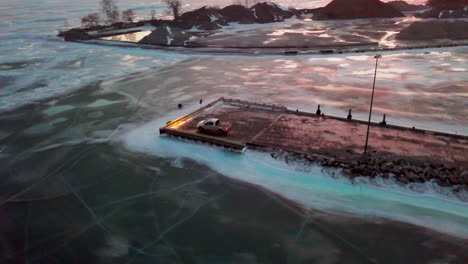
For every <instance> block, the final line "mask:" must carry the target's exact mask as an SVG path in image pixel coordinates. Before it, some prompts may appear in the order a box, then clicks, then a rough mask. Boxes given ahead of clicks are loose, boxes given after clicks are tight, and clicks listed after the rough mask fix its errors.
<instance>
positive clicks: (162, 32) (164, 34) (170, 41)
mask: <svg viewBox="0 0 468 264" xmlns="http://www.w3.org/2000/svg"><path fill="white" fill-rule="evenodd" d="M191 37H192V35H191V34H188V33H186V32H184V31H182V30H181V29H179V28H176V27H171V26H168V25H161V26H160V27H158V28H157V29H156V30H153V32H151V34H149V35H148V36H146V37H144V38H143V39H142V40H140V42H139V43H142V44H152V45H165V46H191V45H192V44H193V43H191V42H190V38H191Z"/></svg>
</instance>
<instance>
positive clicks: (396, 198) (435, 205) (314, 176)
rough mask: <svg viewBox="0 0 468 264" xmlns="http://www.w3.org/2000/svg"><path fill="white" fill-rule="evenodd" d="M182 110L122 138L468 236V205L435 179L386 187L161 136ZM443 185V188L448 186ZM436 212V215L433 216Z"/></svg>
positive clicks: (272, 184) (279, 188)
mask: <svg viewBox="0 0 468 264" xmlns="http://www.w3.org/2000/svg"><path fill="white" fill-rule="evenodd" d="M178 115H180V112H177V113H173V114H170V115H168V116H166V117H164V118H161V119H158V120H154V121H152V122H151V123H148V124H146V125H143V126H141V127H138V128H136V129H133V130H131V131H129V132H127V133H125V134H124V135H122V136H121V137H120V138H119V140H120V141H121V142H122V143H123V144H124V146H125V147H126V148H128V149H129V150H132V151H136V152H143V153H147V154H150V155H155V156H158V157H165V158H171V157H172V158H176V160H175V161H174V165H177V164H178V160H179V159H180V157H184V158H189V159H193V160H195V161H197V162H199V163H201V164H205V165H207V166H209V167H211V168H212V169H214V170H216V171H218V172H219V173H221V174H223V175H226V176H228V177H231V178H234V179H238V180H241V181H245V182H248V183H251V184H255V185H259V186H261V187H264V188H267V189H269V190H271V191H273V192H275V193H278V194H280V195H282V196H284V197H286V198H288V199H291V200H293V201H296V202H298V203H301V204H303V205H305V206H307V207H309V208H314V209H319V210H325V211H332V212H339V213H347V214H356V215H362V216H378V217H384V218H389V219H394V220H398V221H403V222H408V223H412V224H415V225H419V226H424V227H428V228H431V229H435V230H438V231H441V232H445V233H448V234H451V235H455V236H459V237H463V238H468V226H467V225H466V222H467V221H468V207H467V206H466V204H465V203H464V202H461V201H459V200H457V199H456V198H450V196H447V195H443V194H441V193H440V192H441V190H437V189H436V188H437V187H435V186H432V185H431V184H430V183H428V184H425V185H424V186H420V187H419V188H423V189H425V190H424V191H422V193H421V192H415V191H412V190H409V189H408V188H406V187H401V186H399V185H397V184H396V183H394V182H385V181H383V182H381V183H380V184H381V185H382V187H379V186H378V185H375V184H370V183H368V182H366V181H365V180H364V181H363V182H360V183H354V184H352V183H350V182H349V181H348V180H345V179H333V178H332V177H330V173H332V172H333V173H337V174H338V175H339V173H340V172H339V171H324V169H323V168H321V167H319V166H311V167H307V168H295V167H292V166H290V165H287V164H285V163H283V162H280V161H276V160H273V159H272V158H271V157H270V156H269V155H268V154H267V153H259V152H256V151H250V150H248V151H246V152H245V153H244V154H238V153H231V152H229V151H224V150H221V149H219V148H214V147H211V146H208V145H204V144H199V143H194V142H188V141H181V140H178V139H173V138H167V137H159V136H158V135H157V132H155V131H157V129H158V128H159V127H160V126H162V125H163V124H164V123H165V122H166V121H167V120H171V119H174V118H175V117H177V116H178ZM442 191H443V190H442ZM428 215H430V217H427V216H428Z"/></svg>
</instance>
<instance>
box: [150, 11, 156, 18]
mask: <svg viewBox="0 0 468 264" xmlns="http://www.w3.org/2000/svg"><path fill="white" fill-rule="evenodd" d="M150 16H151V20H155V19H156V10H154V9H151V12H150Z"/></svg>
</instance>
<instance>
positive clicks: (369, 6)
mask: <svg viewBox="0 0 468 264" xmlns="http://www.w3.org/2000/svg"><path fill="white" fill-rule="evenodd" d="M312 13H313V19H317V20H328V19H358V18H391V17H402V16H404V15H403V13H401V12H400V11H398V10H397V9H396V8H395V7H393V6H391V5H389V4H386V3H383V2H381V1H379V0H333V1H332V2H331V3H329V4H328V5H326V6H325V7H322V8H317V9H315V10H314V11H313V12H312Z"/></svg>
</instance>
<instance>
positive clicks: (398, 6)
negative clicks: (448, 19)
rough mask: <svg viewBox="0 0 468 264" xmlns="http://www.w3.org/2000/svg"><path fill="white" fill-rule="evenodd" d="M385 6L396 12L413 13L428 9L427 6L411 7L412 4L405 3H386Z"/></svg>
mask: <svg viewBox="0 0 468 264" xmlns="http://www.w3.org/2000/svg"><path fill="white" fill-rule="evenodd" d="M387 4H389V5H391V6H393V7H394V8H396V9H397V10H399V11H401V12H414V11H420V10H424V9H428V7H427V6H423V5H413V4H408V3H407V2H406V1H401V0H399V1H390V2H387Z"/></svg>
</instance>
